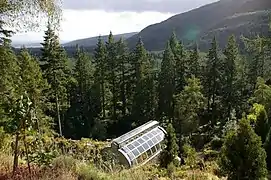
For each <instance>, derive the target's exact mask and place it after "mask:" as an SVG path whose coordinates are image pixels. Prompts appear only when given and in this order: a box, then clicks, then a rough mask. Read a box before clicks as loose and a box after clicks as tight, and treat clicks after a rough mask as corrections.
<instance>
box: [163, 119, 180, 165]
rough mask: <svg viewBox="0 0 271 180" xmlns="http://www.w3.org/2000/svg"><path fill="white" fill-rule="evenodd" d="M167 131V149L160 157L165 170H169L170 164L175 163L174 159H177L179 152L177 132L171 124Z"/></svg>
mask: <svg viewBox="0 0 271 180" xmlns="http://www.w3.org/2000/svg"><path fill="white" fill-rule="evenodd" d="M166 131H167V134H166V142H165V146H166V147H165V149H164V150H163V151H162V153H161V157H160V166H161V167H164V168H167V167H168V165H169V164H170V163H174V159H175V158H176V157H177V155H178V150H179V147H178V145H177V138H176V134H175V130H174V128H173V126H172V124H171V123H170V124H168V126H167V129H166Z"/></svg>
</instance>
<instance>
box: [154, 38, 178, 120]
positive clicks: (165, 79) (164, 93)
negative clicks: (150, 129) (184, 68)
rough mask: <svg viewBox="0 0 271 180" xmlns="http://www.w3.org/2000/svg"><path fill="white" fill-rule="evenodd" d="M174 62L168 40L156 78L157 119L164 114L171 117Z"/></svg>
mask: <svg viewBox="0 0 271 180" xmlns="http://www.w3.org/2000/svg"><path fill="white" fill-rule="evenodd" d="M174 64H175V63H174V54H173V53H172V50H171V48H170V43H169V42H168V43H167V46H166V49H165V51H164V55H163V60H162V64H161V72H160V74H159V80H158V112H157V114H158V119H161V118H163V117H164V116H166V117H168V118H173V95H174V92H175V91H174V89H175V88H174V87H175V86H174V81H175V78H174V71H175V70H174Z"/></svg>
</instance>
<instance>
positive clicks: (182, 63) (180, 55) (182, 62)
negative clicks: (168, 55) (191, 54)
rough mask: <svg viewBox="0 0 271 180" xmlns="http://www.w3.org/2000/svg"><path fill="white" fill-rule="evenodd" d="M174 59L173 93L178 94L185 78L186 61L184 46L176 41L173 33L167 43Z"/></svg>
mask: <svg viewBox="0 0 271 180" xmlns="http://www.w3.org/2000/svg"><path fill="white" fill-rule="evenodd" d="M169 44H170V48H171V51H172V53H173V56H174V59H173V63H174V93H180V92H181V91H182V90H183V88H184V86H185V78H186V76H187V60H186V52H185V49H184V46H183V44H182V43H181V42H179V41H178V39H177V36H176V34H175V32H173V33H172V36H171V38H170V41H169Z"/></svg>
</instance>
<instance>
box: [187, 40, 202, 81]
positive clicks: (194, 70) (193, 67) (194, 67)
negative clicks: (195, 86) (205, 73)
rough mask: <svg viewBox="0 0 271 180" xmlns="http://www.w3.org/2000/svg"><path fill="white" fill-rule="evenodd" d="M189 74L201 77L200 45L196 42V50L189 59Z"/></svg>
mask: <svg viewBox="0 0 271 180" xmlns="http://www.w3.org/2000/svg"><path fill="white" fill-rule="evenodd" d="M188 69H189V73H188V74H189V76H190V78H191V77H192V76H195V77H197V78H199V76H200V64H199V50H198V45H197V44H196V45H195V47H194V50H193V51H192V52H191V53H190V57H189V61H188Z"/></svg>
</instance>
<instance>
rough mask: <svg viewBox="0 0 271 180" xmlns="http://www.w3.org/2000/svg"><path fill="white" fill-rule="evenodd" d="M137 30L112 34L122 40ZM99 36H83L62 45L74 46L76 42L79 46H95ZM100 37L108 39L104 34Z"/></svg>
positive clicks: (104, 39)
mask: <svg viewBox="0 0 271 180" xmlns="http://www.w3.org/2000/svg"><path fill="white" fill-rule="evenodd" d="M136 34H137V32H131V33H125V34H117V35H114V38H115V40H118V39H120V38H123V39H124V40H126V39H128V38H130V37H132V36H134V35H136ZM98 38H99V36H97V37H91V38H85V39H78V40H75V41H71V42H68V43H65V44H63V46H64V47H72V46H76V45H77V44H78V45H79V46H84V47H90V46H95V45H96V44H97V41H98ZM101 39H102V40H103V41H104V42H105V41H107V39H108V35H106V36H101Z"/></svg>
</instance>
